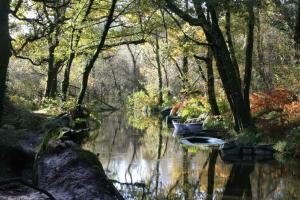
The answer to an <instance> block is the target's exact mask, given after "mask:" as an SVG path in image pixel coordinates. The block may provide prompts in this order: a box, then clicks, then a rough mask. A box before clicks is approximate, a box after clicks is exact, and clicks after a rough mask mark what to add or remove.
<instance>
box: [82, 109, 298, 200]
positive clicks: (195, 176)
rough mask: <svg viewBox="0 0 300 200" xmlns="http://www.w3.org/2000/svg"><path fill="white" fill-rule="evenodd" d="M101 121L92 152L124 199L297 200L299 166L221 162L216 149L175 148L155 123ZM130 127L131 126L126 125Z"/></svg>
mask: <svg viewBox="0 0 300 200" xmlns="http://www.w3.org/2000/svg"><path fill="white" fill-rule="evenodd" d="M134 123H135V126H139V127H145V129H144V130H139V129H137V128H134V127H133V126H132V125H130V124H129V123H128V119H127V117H126V116H125V115H124V113H122V112H115V113H112V114H109V115H105V116H101V126H100V128H99V129H97V130H96V132H97V134H98V136H97V138H96V139H95V140H94V141H93V142H91V143H88V144H86V146H85V148H88V149H89V150H92V151H93V152H94V153H96V154H97V155H98V157H99V160H100V161H101V163H102V165H103V168H104V170H105V171H106V174H107V176H108V177H109V178H110V179H112V180H114V182H115V186H116V187H117V188H118V189H119V191H120V192H121V194H122V195H123V196H124V197H125V199H186V200H192V199H207V200H209V199H226V200H231V199H257V200H264V199H266V200H267V199H270V200H271V199H272V200H274V199H288V200H293V199H300V190H299V188H300V162H299V161H298V162H296V161H289V162H285V161H283V160H284V159H280V161H278V159H277V160H276V159H275V160H271V161H267V162H236V163H228V162H224V161H223V160H222V159H221V158H220V156H219V153H218V149H217V148H216V147H213V148H211V147H204V146H199V147H188V146H186V145H182V144H180V142H179V140H178V138H177V137H174V136H173V135H172V129H167V128H166V127H165V126H164V125H163V124H161V123H160V122H159V120H158V119H156V118H151V119H143V120H141V121H140V122H138V121H136V122H134ZM131 124H132V123H131Z"/></svg>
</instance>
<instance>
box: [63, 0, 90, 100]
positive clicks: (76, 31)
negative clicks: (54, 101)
mask: <svg viewBox="0 0 300 200" xmlns="http://www.w3.org/2000/svg"><path fill="white" fill-rule="evenodd" d="M93 4H94V0H90V1H89V4H88V6H87V9H86V12H85V14H84V16H83V18H82V20H81V22H80V24H79V25H80V26H81V27H80V28H77V27H76V25H73V27H72V33H71V42H70V53H69V57H68V62H67V65H66V67H65V72H64V80H63V82H62V99H63V100H66V99H67V92H68V88H69V82H70V72H71V67H72V64H73V61H74V58H75V56H76V52H77V48H78V45H79V41H80V38H81V34H82V31H83V27H82V25H83V24H84V22H86V20H87V18H88V16H89V14H90V13H91V9H92V6H93ZM78 16H79V14H77V17H76V18H75V20H74V21H75V22H76V20H77V19H78ZM75 22H74V24H76V23H75Z"/></svg>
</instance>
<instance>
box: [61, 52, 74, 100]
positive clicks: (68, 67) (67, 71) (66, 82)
mask: <svg viewBox="0 0 300 200" xmlns="http://www.w3.org/2000/svg"><path fill="white" fill-rule="evenodd" d="M74 58H75V51H72V52H71V53H70V55H69V59H68V62H67V65H66V68H65V72H64V80H63V82H62V100H63V101H66V100H67V92H68V88H69V84H70V72H71V66H72V63H73V60H74Z"/></svg>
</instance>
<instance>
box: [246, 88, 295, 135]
mask: <svg viewBox="0 0 300 200" xmlns="http://www.w3.org/2000/svg"><path fill="white" fill-rule="evenodd" d="M250 102H251V112H252V114H254V115H255V114H259V113H266V114H267V117H260V119H258V120H257V125H258V126H259V127H262V128H263V129H265V130H267V131H268V132H273V131H276V130H277V131H279V130H280V129H284V127H285V126H286V125H287V124H288V123H289V122H290V121H292V120H293V119H296V118H298V117H300V101H298V100H297V96H296V95H295V93H293V92H292V91H290V90H287V89H281V88H276V89H273V90H271V91H268V92H257V93H253V94H251V96H250ZM270 113H271V115H270ZM270 116H271V117H270Z"/></svg>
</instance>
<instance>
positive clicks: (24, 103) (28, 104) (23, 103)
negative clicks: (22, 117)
mask: <svg viewBox="0 0 300 200" xmlns="http://www.w3.org/2000/svg"><path fill="white" fill-rule="evenodd" d="M9 100H10V101H11V102H12V104H14V105H16V106H18V107H20V108H23V109H26V110H35V109H37V105H36V104H35V103H34V102H33V101H30V100H27V99H25V98H24V97H21V96H17V95H12V96H9Z"/></svg>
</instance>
